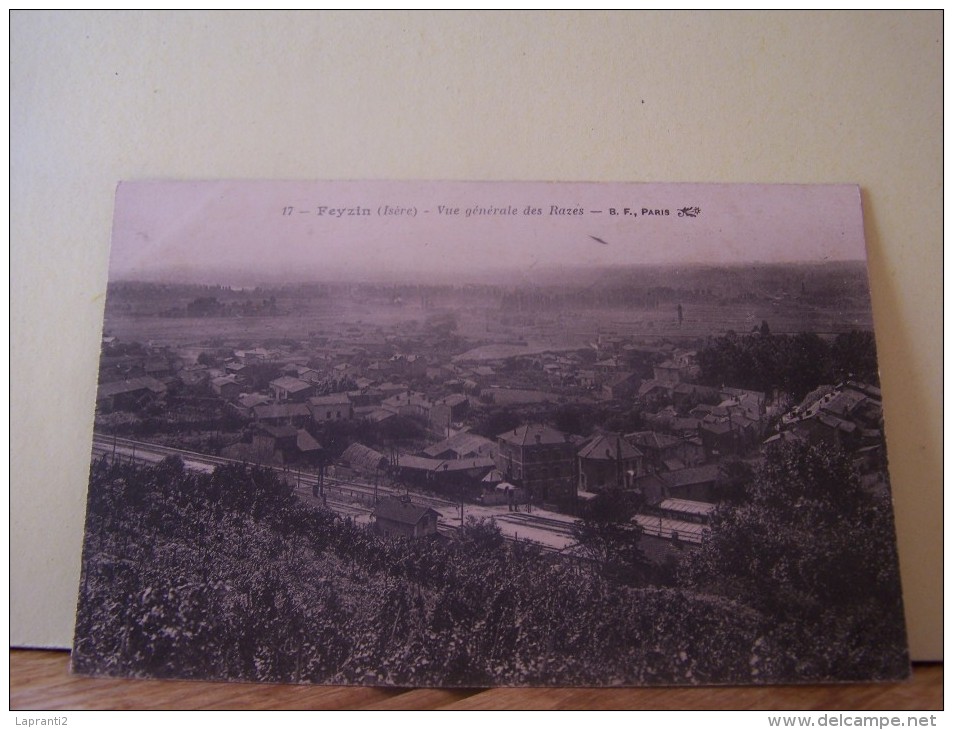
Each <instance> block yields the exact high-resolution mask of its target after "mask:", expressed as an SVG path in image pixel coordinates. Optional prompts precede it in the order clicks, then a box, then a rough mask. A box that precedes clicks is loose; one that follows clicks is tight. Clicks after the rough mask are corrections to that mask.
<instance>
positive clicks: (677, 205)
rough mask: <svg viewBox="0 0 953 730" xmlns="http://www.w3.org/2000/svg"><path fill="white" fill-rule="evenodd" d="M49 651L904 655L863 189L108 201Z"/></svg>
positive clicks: (179, 656)
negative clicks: (69, 647)
mask: <svg viewBox="0 0 953 730" xmlns="http://www.w3.org/2000/svg"><path fill="white" fill-rule="evenodd" d="M95 412H96V415H95V419H96V421H95V436H94V442H93V449H92V460H91V468H90V486H89V498H88V506H87V516H86V532H85V544H84V549H83V566H82V577H81V584H80V586H79V604H78V610H77V618H76V636H75V643H74V647H73V655H72V666H73V670H74V671H76V672H80V673H84V674H91V675H102V676H128V677H178V678H193V679H214V680H236V681H262V682H292V683H321V684H347V685H395V686H442V687H462V686H466V687H480V686H572V685H585V686H625V685H692V684H747V683H753V684H766V683H797V682H828V681H830V682H840V681H873V680H895V679H898V678H903V677H905V676H907V674H908V672H909V662H908V657H907V648H906V636H905V629H904V616H903V606H902V599H901V591H900V580H899V575H898V567H897V556H896V543H895V537H894V526H893V512H892V505H891V498H890V487H889V482H888V478H887V455H886V449H885V443H884V429H883V416H882V408H881V393H880V387H879V378H878V370H877V355H876V346H875V340H874V332H873V320H872V316H871V304H870V294H869V287H868V280H867V267H866V252H865V245H864V231H863V220H862V212H861V201H860V191H859V189H858V188H857V187H855V186H834V185H831V186H799V185H686V184H678V185H675V184H672V185H661V184H616V183H612V184H600V183H571V184H570V183H466V182H384V181H376V182H277V181H262V182H254V181H236V182H132V183H123V184H121V185H120V186H119V188H118V190H117V194H116V208H115V221H114V229H113V241H112V254H111V261H110V269H109V282H108V290H107V296H106V303H105V324H104V329H103V336H102V358H101V365H100V371H99V389H98V395H97V399H96V411H95Z"/></svg>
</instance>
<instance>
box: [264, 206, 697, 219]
mask: <svg viewBox="0 0 953 730" xmlns="http://www.w3.org/2000/svg"><path fill="white" fill-rule="evenodd" d="M418 214H421V215H426V216H441V217H443V216H447V217H459V218H478V217H494V216H498V217H507V216H547V215H548V216H564V217H569V216H585V215H591V216H592V215H595V216H622V217H627V218H637V217H640V216H641V217H653V216H654V217H665V216H672V217H677V218H697V217H698V216H699V215H701V208H699V207H698V206H691V205H689V206H683V207H668V208H663V207H651V208H647V207H635V206H625V205H620V206H606V207H604V208H586V207H584V206H579V205H575V206H574V205H550V206H548V208H547V207H540V206H537V205H525V206H518V205H503V206H496V205H489V206H484V205H474V206H471V207H461V206H458V205H437V206H432V207H429V208H418V207H417V206H413V205H411V206H407V205H389V204H385V205H378V206H377V207H376V208H371V207H368V206H366V205H315V206H308V207H306V206H294V205H286V206H284V207H283V208H282V209H281V215H282V216H285V217H293V216H299V215H308V216H315V217H329V218H353V217H358V218H361V217H365V218H366V217H373V216H375V215H376V216H378V217H408V218H416V217H417V215H418Z"/></svg>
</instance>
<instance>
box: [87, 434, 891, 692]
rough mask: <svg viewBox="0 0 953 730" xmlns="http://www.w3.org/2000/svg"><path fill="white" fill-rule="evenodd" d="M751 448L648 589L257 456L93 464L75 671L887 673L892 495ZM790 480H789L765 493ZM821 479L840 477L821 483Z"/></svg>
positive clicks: (391, 676) (824, 461) (267, 676)
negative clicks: (320, 502)
mask: <svg viewBox="0 0 953 730" xmlns="http://www.w3.org/2000/svg"><path fill="white" fill-rule="evenodd" d="M790 459H795V460H798V459H800V460H801V462H803V463H809V464H813V465H814V466H810V467H805V469H806V471H805V469H801V470H800V471H799V470H797V469H793V467H792V465H791V463H790V461H789V460H790ZM806 459H807V460H809V461H805V460H806ZM810 460H813V461H810ZM799 463H800V462H799ZM766 464H767V465H768V466H766V468H765V470H764V471H763V473H762V474H759V475H758V477H757V478H756V479H755V480H754V481H753V482H752V483H751V484H749V485H747V486H746V489H747V490H748V493H749V499H747V500H746V501H745V502H744V503H743V505H742V506H739V507H727V506H726V507H724V508H723V509H721V510H720V511H719V513H718V516H717V517H716V520H715V525H714V526H713V532H712V535H711V536H710V538H709V539H708V540H707V542H706V543H705V545H704V546H703V547H702V549H701V550H700V551H698V552H697V553H695V554H693V555H691V557H690V558H689V559H688V560H686V561H685V562H684V564H683V566H682V573H681V575H680V578H679V583H678V585H675V586H659V585H651V584H649V583H647V582H645V581H642V582H639V581H635V582H633V581H632V580H631V572H629V573H627V572H626V571H625V570H618V569H617V568H618V567H619V566H617V565H614V566H613V570H605V569H604V568H605V566H604V565H603V566H597V565H595V564H594V563H590V562H588V561H584V560H579V559H570V558H565V557H560V556H556V555H551V554H544V553H542V552H541V551H540V550H539V549H538V548H535V547H534V546H532V545H528V544H526V543H510V542H507V541H505V540H503V538H502V536H501V534H500V532H499V530H498V529H496V527H495V526H494V525H492V524H491V523H477V522H471V523H470V524H469V525H468V526H466V527H464V528H463V529H461V530H460V531H459V532H458V533H457V535H456V536H455V537H454V538H453V539H443V538H433V539H431V540H425V541H405V540H399V541H391V542H387V541H384V540H381V539H379V538H377V537H375V536H373V535H372V534H370V533H369V532H368V531H367V530H365V529H364V528H362V527H359V526H357V525H354V524H353V523H352V522H351V521H349V520H348V519H344V518H341V517H339V516H336V515H334V514H332V513H330V512H327V511H323V510H315V509H312V508H310V507H307V506H305V505H303V504H301V503H299V502H298V501H297V500H296V498H295V497H294V496H293V494H292V491H291V487H290V486H287V485H284V484H282V483H281V482H280V481H278V479H277V478H276V477H275V476H274V475H273V473H272V472H270V471H267V470H262V469H258V468H254V467H238V466H233V467H221V468H219V469H217V470H216V471H215V472H214V473H213V474H201V473H194V472H189V471H186V470H185V469H184V468H183V466H182V463H181V462H180V461H177V460H174V459H171V460H167V461H165V462H162V463H161V464H158V465H156V466H136V465H129V464H109V463H106V462H105V461H103V462H98V463H96V464H94V465H93V468H92V478H91V486H90V496H89V503H88V515H87V532H86V543H85V548H84V560H83V576H82V584H81V597H80V605H79V611H78V615H77V629H76V636H77V639H76V643H75V647H74V653H73V666H74V668H75V669H76V670H77V671H80V672H84V673H92V674H105V675H122V676H127V675H132V676H148V677H192V678H210V679H231V680H259V681H273V682H322V683H356V684H395V685H444V686H482V685H498V684H510V685H526V684H534V685H562V684H591V685H613V684H668V683H675V684H684V683H738V682H771V681H811V680H818V679H830V678H837V679H872V678H887V677H897V676H902V675H903V674H904V673H905V671H906V654H905V651H904V645H903V626H902V614H901V609H900V602H899V592H898V584H897V580H896V577H897V576H896V558H895V555H894V554H893V548H892V540H893V534H892V526H891V525H890V515H889V505H886V506H884V505H880V504H878V503H877V502H876V500H874V499H873V498H871V497H868V496H867V495H866V494H865V493H863V492H862V490H860V489H859V487H857V488H855V487H856V479H855V477H854V476H853V474H852V473H850V471H849V463H848V462H846V461H845V460H844V459H843V457H842V455H840V454H838V453H818V454H807V453H802V454H794V453H788V452H787V451H783V450H781V451H779V452H778V453H777V454H776V455H769V458H768V459H767V460H766ZM845 464H846V466H845ZM772 469H773V470H774V471H773V472H772V471H771V470H772ZM792 469H793V471H792ZM845 469H846V470H845ZM772 474H773V476H772ZM790 474H794V475H795V478H796V479H798V480H801V481H802V482H803V484H804V485H806V486H804V488H802V489H801V490H800V492H799V493H798V494H797V495H795V497H794V499H793V500H786V501H785V500H782V501H779V495H778V493H777V490H778V489H779V488H783V489H788V488H790V487H791V483H790V480H789V479H788V476H789V475H790ZM828 479H833V480H838V481H839V482H840V483H843V481H844V480H847V485H848V487H849V488H848V489H846V490H844V489H843V484H841V488H842V489H841V491H844V494H843V495H841V496H836V497H829V496H828V495H827V494H826V493H825V492H824V490H825V489H826V488H827V486H829V485H828V484H827V481H826V480H828ZM830 499H834V500H835V502H834V503H831V502H830ZM812 504H813V505H814V506H813V507H812ZM795 505H796V509H795ZM831 509H835V510H836V512H835V513H832V512H831ZM792 510H793V511H794V514H801V511H802V510H803V516H802V517H799V518H797V519H795V520H793V521H792V519H791V518H790V514H791V513H792ZM845 513H846V516H845ZM785 514H787V515H788V517H784V515H785ZM878 515H879V517H878ZM785 519H787V520H788V522H790V525H789V526H788V528H787V529H781V528H782V527H783V525H782V523H781V522H779V520H785ZM808 523H809V524H808ZM845 526H846V529H845ZM769 550H771V551H773V552H769ZM632 555H633V560H641V557H640V556H639V555H638V551H637V550H633V551H632ZM865 556H866V557H865ZM619 575H627V576H628V578H627V579H625V580H623V579H620V578H618V577H617V576H619ZM844 576H848V577H849V580H848V581H847V582H846V583H845V581H844Z"/></svg>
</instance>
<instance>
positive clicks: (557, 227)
mask: <svg viewBox="0 0 953 730" xmlns="http://www.w3.org/2000/svg"><path fill="white" fill-rule="evenodd" d="M320 206H325V207H326V208H328V209H329V210H327V211H325V212H324V215H318V210H319V207H320ZM383 206H390V207H391V208H392V209H393V208H405V209H407V208H412V209H416V216H415V217H411V216H408V215H381V213H384V212H385V211H384V208H383ZM438 206H443V207H444V208H445V209H458V210H459V213H458V214H454V215H447V214H444V213H442V212H440V209H439V207H438ZM553 206H556V207H557V208H561V209H570V210H572V209H575V210H582V211H584V213H583V214H582V215H569V214H565V215H562V214H553V212H552V207H553ZM494 207H495V208H497V209H510V210H515V211H516V212H515V214H508V213H501V212H496V213H495V214H489V215H488V214H486V213H485V210H484V211H476V212H471V215H470V216H469V217H468V216H467V215H466V213H467V211H468V210H471V209H474V208H482V209H487V208H494ZM527 207H529V208H535V209H536V210H539V211H541V214H525V211H526V210H527ZM357 208H361V209H364V210H365V211H369V212H370V215H351V214H349V213H353V212H357V211H354V210H353V209H357ZM610 208H614V209H615V210H616V212H617V215H614V216H613V215H610V214H609V210H610ZM625 208H629V209H630V214H629V215H625V214H624V209H625ZM680 208H698V209H699V212H698V213H697V215H696V216H695V217H689V216H681V217H680V216H679V215H678V211H679V209H680ZM330 209H337V210H340V209H351V210H350V211H346V212H345V213H344V214H343V215H336V214H335V213H333V212H331V210H330ZM643 209H648V210H653V211H654V210H658V211H665V210H668V215H664V214H662V215H644V214H643ZM592 211H602V212H601V213H594V212H592ZM632 213H635V215H632ZM595 239H601V241H603V242H604V243H602V242H600V241H597V240H595ZM863 258H865V249H864V237H863V221H862V213H861V206H860V192H859V189H858V188H857V187H856V186H852V185H836V186H834V185H826V186H813V185H811V186H807V185H805V186H801V185H689V184H666V185H659V184H622V183H498V182H497V183H464V182H367V181H364V182H283V181H228V182H133V183H123V184H121V185H120V187H119V189H118V191H117V195H116V211H115V221H114V230H113V243H112V255H111V263H110V278H111V279H114V280H115V279H133V278H143V279H155V278H160V277H166V276H169V275H175V274H177V273H182V272H199V273H201V272H206V271H208V272H210V273H212V274H214V273H215V272H231V273H235V272H243V274H244V275H245V276H247V277H248V279H249V280H253V279H254V278H255V276H262V277H268V278H274V277H275V276H283V277H285V278H287V279H288V280H289V281H304V280H314V279H322V278H327V277H337V276H349V277H350V276H363V275H367V276H372V277H375V278H378V277H380V276H388V275H393V276H395V277H402V276H405V275H407V274H413V273H421V274H424V275H434V276H437V275H439V274H440V273H444V272H449V273H453V272H461V273H463V274H464V276H465V273H464V272H481V271H487V270H493V269H500V268H503V269H507V270H508V271H512V272H514V273H516V272H519V271H525V270H529V269H532V268H534V267H537V266H539V267H544V268H549V267H551V266H583V267H592V266H619V265H631V264H670V263H680V262H686V263H688V262H692V263H712V264H719V263H721V264H732V263H747V262H766V263H773V262H793V261H823V260H829V261H837V260H857V259H863ZM213 278H214V276H213ZM223 283H224V282H223Z"/></svg>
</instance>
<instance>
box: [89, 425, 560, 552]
mask: <svg viewBox="0 0 953 730" xmlns="http://www.w3.org/2000/svg"><path fill="white" fill-rule="evenodd" d="M92 454H93V457H94V458H102V457H104V456H105V457H106V458H118V459H128V460H133V461H136V462H138V463H144V464H155V463H158V462H159V461H162V459H165V458H167V457H169V456H177V457H179V458H181V459H182V461H183V463H184V464H185V465H186V467H187V468H189V469H193V470H198V471H203V472H206V473H211V472H212V471H213V470H214V469H215V468H216V467H218V466H224V465H239V466H247V465H248V462H245V461H239V460H237V459H229V458H227V457H223V456H211V455H209V454H202V453H200V452H197V451H189V450H186V449H177V448H174V447H171V446H163V445H162V444H154V443H150V442H146V441H136V440H134V439H128V438H124V437H121V436H107V435H104V434H98V433H94V434H93V447H92ZM259 466H261V468H263V469H271V470H272V471H274V472H276V473H278V474H279V476H281V478H283V479H285V480H288V481H291V480H293V481H294V491H295V495H296V496H297V497H298V499H300V500H301V501H302V502H305V503H306V504H311V505H313V506H326V507H328V508H329V509H331V510H333V511H334V512H337V513H338V514H341V515H344V516H350V517H368V516H369V515H370V514H371V512H372V511H373V509H374V505H375V503H376V500H377V499H378V498H380V497H386V496H400V495H403V494H409V495H410V497H411V498H412V499H413V501H414V502H415V503H417V504H423V505H426V506H428V507H433V508H435V509H437V510H448V509H452V510H454V512H455V511H456V510H457V509H459V507H460V503H459V502H457V501H450V500H447V499H441V498H439V497H434V496H431V495H425V494H418V493H413V492H407V490H405V489H402V488H399V487H394V486H390V485H377V486H375V485H373V484H366V483H362V482H359V481H356V480H346V479H342V478H340V477H332V476H328V475H325V476H324V480H323V484H322V480H321V477H320V476H319V475H317V474H313V473H311V472H306V471H299V470H295V469H288V468H283V467H275V466H267V465H259ZM493 518H494V519H497V520H499V521H501V522H508V523H510V524H513V525H517V526H525V527H532V528H535V529H539V530H545V531H547V532H550V533H553V534H557V535H560V536H568V535H570V534H571V523H568V522H566V521H564V520H559V519H553V518H550V517H546V516H542V515H534V514H531V513H525V512H504V513H501V514H498V515H493ZM458 529H459V521H458V520H457V519H456V518H448V517H447V516H446V515H443V514H441V519H440V520H439V521H438V523H437V530H438V532H439V533H440V534H443V535H447V536H449V535H453V534H455V533H456V531H457V530H458ZM504 537H505V538H506V539H508V540H515V539H517V538H515V537H513V536H510V535H508V534H505V533H504ZM519 539H524V540H525V539H527V538H526V537H525V536H524V537H523V538H519ZM539 544H540V545H541V546H542V547H543V549H544V550H546V551H550V552H561V551H560V550H559V549H558V548H553V547H551V546H548V545H546V544H544V543H539Z"/></svg>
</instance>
